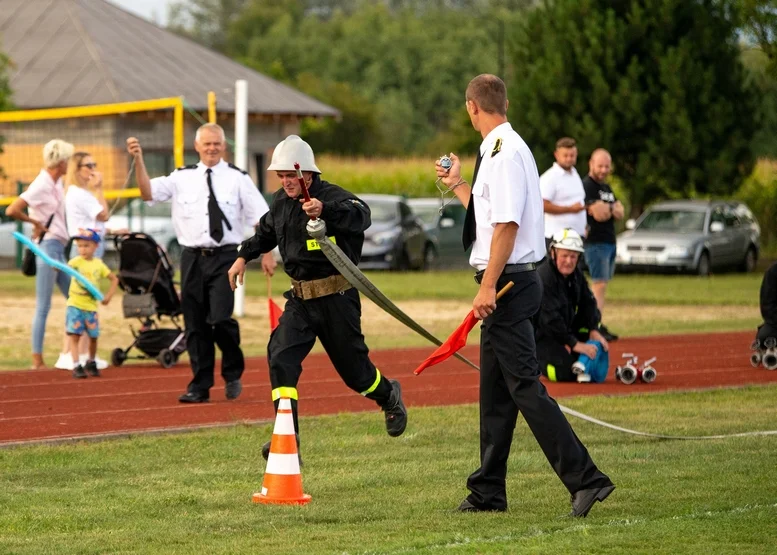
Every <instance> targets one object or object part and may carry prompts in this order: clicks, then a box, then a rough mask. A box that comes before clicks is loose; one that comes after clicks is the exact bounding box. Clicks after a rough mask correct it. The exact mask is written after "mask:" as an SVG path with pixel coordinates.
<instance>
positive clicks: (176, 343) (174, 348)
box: [111, 233, 186, 368]
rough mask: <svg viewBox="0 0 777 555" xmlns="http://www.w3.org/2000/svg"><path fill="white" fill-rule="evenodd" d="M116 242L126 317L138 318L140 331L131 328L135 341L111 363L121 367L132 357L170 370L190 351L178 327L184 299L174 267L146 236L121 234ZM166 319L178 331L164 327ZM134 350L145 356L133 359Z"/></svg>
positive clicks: (116, 351)
mask: <svg viewBox="0 0 777 555" xmlns="http://www.w3.org/2000/svg"><path fill="white" fill-rule="evenodd" d="M113 242H114V244H115V245H116V252H117V253H118V254H119V274H118V275H119V283H120V284H121V288H122V289H123V290H124V299H123V301H122V309H123V310H124V317H125V318H137V319H138V320H139V321H140V330H139V331H137V332H136V331H135V329H134V328H133V327H132V326H130V330H132V335H133V336H134V337H135V341H133V342H132V345H130V346H129V347H127V348H126V349H122V348H120V347H117V348H116V349H114V350H113V351H112V352H111V364H113V366H117V367H118V366H121V365H122V363H123V362H124V361H125V360H127V359H128V358H137V359H146V358H156V359H157V361H159V364H161V365H162V367H163V368H170V367H171V366H173V365H174V364H175V363H176V361H177V360H178V357H180V356H181V354H182V353H183V352H184V351H186V335H185V334H184V330H183V329H182V328H181V326H180V325H179V324H178V318H179V317H180V316H181V299H180V297H179V296H178V292H177V291H176V289H175V284H174V283H173V267H172V265H171V264H170V261H169V260H168V258H167V255H166V254H165V251H164V250H162V247H160V246H159V245H157V244H156V242H155V241H154V240H153V239H152V238H151V237H150V236H148V235H146V234H144V233H127V234H124V235H117V236H116V237H114V239H113ZM163 316H166V317H168V318H169V319H170V321H171V323H172V324H173V325H174V326H175V328H162V327H160V325H161V324H162V317H163ZM155 319H156V320H155ZM133 347H136V348H137V349H138V350H139V351H140V352H141V353H143V354H142V355H139V356H136V357H130V356H129V355H128V353H129V351H130V350H131V349H132V348H133Z"/></svg>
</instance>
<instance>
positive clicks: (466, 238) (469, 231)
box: [461, 150, 483, 250]
mask: <svg viewBox="0 0 777 555" xmlns="http://www.w3.org/2000/svg"><path fill="white" fill-rule="evenodd" d="M482 161H483V155H482V154H481V153H480V150H478V158H477V160H476V161H475V173H474V174H472V190H474V189H475V181H476V180H477V178H478V170H479V169H480V162H482ZM461 241H462V243H463V244H464V250H467V249H468V248H469V247H470V246H471V245H472V243H474V242H475V199H474V198H473V195H472V192H471V191H470V194H469V204H468V205H467V216H466V217H465V218H464V229H463V230H462V232H461Z"/></svg>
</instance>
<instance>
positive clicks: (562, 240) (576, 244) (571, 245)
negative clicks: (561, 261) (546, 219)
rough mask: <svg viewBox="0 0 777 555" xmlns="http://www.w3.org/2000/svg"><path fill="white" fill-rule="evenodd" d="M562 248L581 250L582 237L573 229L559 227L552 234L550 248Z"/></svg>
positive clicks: (582, 249)
mask: <svg viewBox="0 0 777 555" xmlns="http://www.w3.org/2000/svg"><path fill="white" fill-rule="evenodd" d="M554 247H555V248H557V249H564V250H568V251H575V252H583V251H584V250H585V249H584V248H583V238H582V237H580V234H579V233H578V232H577V231H575V230H574V229H569V228H567V229H559V230H558V231H557V232H556V233H554V234H553V239H552V240H551V242H550V248H554Z"/></svg>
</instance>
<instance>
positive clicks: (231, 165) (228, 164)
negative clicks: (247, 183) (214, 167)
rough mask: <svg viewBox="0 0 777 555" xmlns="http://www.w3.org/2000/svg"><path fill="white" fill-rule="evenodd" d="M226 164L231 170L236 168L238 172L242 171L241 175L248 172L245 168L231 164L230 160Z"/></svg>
mask: <svg viewBox="0 0 777 555" xmlns="http://www.w3.org/2000/svg"><path fill="white" fill-rule="evenodd" d="M227 166H229V167H230V168H232V169H233V170H237V171H239V172H240V173H242V174H243V175H248V172H247V171H245V170H242V169H240V168H238V167H237V166H236V165H235V164H233V163H232V162H227Z"/></svg>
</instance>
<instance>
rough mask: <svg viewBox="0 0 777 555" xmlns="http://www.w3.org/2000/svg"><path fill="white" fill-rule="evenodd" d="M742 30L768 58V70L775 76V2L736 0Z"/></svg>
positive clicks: (776, 12)
mask: <svg viewBox="0 0 777 555" xmlns="http://www.w3.org/2000/svg"><path fill="white" fill-rule="evenodd" d="M735 7H736V8H738V9H739V15H740V17H741V26H742V30H743V31H744V32H745V33H746V35H747V36H748V37H749V38H750V39H752V40H753V41H754V42H755V43H756V44H757V45H758V46H759V47H760V49H761V50H762V51H763V52H764V54H766V55H767V56H768V58H769V62H770V63H769V71H770V72H771V74H772V76H773V77H775V78H777V4H776V3H775V1H774V0H737V2H735Z"/></svg>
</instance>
